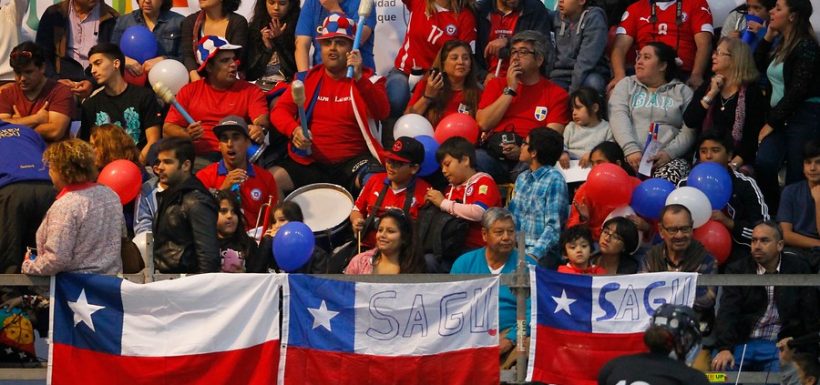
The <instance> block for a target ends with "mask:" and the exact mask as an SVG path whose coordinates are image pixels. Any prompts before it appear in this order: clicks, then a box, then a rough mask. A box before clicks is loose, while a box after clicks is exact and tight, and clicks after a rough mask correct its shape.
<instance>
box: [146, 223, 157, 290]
mask: <svg viewBox="0 0 820 385" xmlns="http://www.w3.org/2000/svg"><path fill="white" fill-rule="evenodd" d="M145 253H146V254H148V258H147V259H148V261H147V262H148V263H146V264H145V270H144V272H143V277H144V279H143V281H144V282H145V283H148V282H154V273H155V272H154V233H152V232H150V231H149V232H148V234H147V236H146V237H145Z"/></svg>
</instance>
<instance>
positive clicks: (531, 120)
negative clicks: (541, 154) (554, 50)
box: [478, 77, 570, 138]
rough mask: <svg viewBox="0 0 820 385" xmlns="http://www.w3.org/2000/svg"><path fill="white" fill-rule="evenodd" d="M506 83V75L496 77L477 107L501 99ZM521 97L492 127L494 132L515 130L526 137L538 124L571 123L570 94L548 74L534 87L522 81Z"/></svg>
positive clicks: (520, 86) (517, 97) (519, 93)
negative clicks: (548, 77)
mask: <svg viewBox="0 0 820 385" xmlns="http://www.w3.org/2000/svg"><path fill="white" fill-rule="evenodd" d="M506 86H507V78H493V79H492V80H490V82H489V83H488V84H487V87H486V88H485V89H484V93H483V94H482V95H481V102H480V103H479V104H478V109H479V110H480V109H482V108H487V106H489V105H490V104H493V102H495V101H496V99H498V98H499V97H500V96H501V94H502V93H503V92H504V87H506ZM516 92H518V96H515V97H513V101H512V104H510V107H509V108H507V112H506V113H504V117H503V118H501V120H500V121H499V122H498V125H496V126H495V127H493V131H511V130H513V131H515V133H516V134H518V135H521V137H523V138H526V137H527V135H529V133H530V131H531V130H532V129H533V128H536V127H542V126H546V125H547V124H550V123H559V124H564V125H566V124H567V123H568V122H569V117H570V111H569V95H568V94H567V91H564V89H563V88H561V87H559V86H557V85H555V84H553V83H552V82H551V81H549V80H547V78H545V77H541V80H539V81H538V83H535V84H533V85H531V86H525V85H523V84H520V85H519V86H518V89H517V90H516Z"/></svg>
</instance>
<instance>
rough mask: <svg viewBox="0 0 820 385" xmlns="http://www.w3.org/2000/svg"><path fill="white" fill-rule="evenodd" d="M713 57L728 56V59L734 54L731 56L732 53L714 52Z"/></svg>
mask: <svg viewBox="0 0 820 385" xmlns="http://www.w3.org/2000/svg"><path fill="white" fill-rule="evenodd" d="M712 56H726V57H732V54H731V53H729V52H720V51H718V50H715V51H714V52H712Z"/></svg>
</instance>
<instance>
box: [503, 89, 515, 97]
mask: <svg viewBox="0 0 820 385" xmlns="http://www.w3.org/2000/svg"><path fill="white" fill-rule="evenodd" d="M504 95H510V96H518V92H515V90H514V89H512V88H510V87H504Z"/></svg>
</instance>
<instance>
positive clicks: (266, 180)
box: [196, 115, 279, 230]
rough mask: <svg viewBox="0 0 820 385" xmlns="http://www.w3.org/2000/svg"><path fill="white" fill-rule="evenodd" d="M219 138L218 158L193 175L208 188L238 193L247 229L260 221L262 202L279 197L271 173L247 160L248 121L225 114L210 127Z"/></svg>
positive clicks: (248, 144) (249, 142)
mask: <svg viewBox="0 0 820 385" xmlns="http://www.w3.org/2000/svg"><path fill="white" fill-rule="evenodd" d="M214 134H216V137H217V138H219V151H220V152H221V153H222V159H221V160H220V161H219V162H217V163H212V164H211V165H209V166H208V167H205V168H203V169H202V170H199V172H197V173H196V176H197V178H199V180H200V181H201V182H202V184H203V185H204V186H205V187H206V188H207V189H209V190H210V191H211V192H216V191H218V190H225V191H228V190H229V191H234V192H236V193H237V195H238V196H239V201H240V202H241V204H240V207H241V208H242V210H241V211H242V212H244V213H245V214H244V217H245V220H244V221H243V222H244V224H245V227H244V228H243V230H250V229H253V228H255V227H256V226H258V225H260V221H261V218H260V217H259V213H260V210H261V209H262V207H263V204H265V203H268V199H270V202H273V203H274V204H276V202H278V201H279V192H278V189H277V188H276V182H275V181H274V180H273V176H272V175H271V174H270V173H269V172H268V170H265V169H264V168H262V167H259V166H257V165H255V164H253V163H251V162H249V161H248V146H250V144H251V137H250V134H249V133H248V124H247V123H245V120H244V119H242V118H241V117H239V116H236V115H230V116H226V117H225V119H222V121H221V122H219V124H218V125H216V126H215V127H214Z"/></svg>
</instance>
